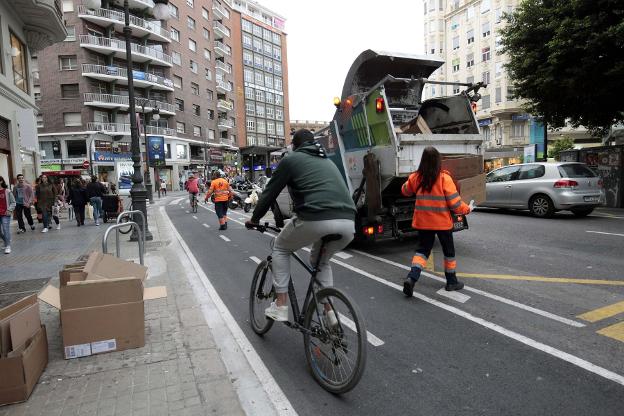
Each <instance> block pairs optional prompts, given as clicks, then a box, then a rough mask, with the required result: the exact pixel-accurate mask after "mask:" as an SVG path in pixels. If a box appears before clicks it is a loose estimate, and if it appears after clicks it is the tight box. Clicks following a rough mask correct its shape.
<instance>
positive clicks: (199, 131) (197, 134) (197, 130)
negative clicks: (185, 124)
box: [193, 126, 201, 137]
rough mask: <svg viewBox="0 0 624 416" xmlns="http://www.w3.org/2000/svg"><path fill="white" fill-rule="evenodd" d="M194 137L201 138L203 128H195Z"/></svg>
mask: <svg viewBox="0 0 624 416" xmlns="http://www.w3.org/2000/svg"><path fill="white" fill-rule="evenodd" d="M193 136H195V137H201V127H200V126H193Z"/></svg>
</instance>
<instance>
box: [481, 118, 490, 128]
mask: <svg viewBox="0 0 624 416" xmlns="http://www.w3.org/2000/svg"><path fill="white" fill-rule="evenodd" d="M490 124H492V119H491V118H484V119H483V120H479V127H483V126H489V125H490Z"/></svg>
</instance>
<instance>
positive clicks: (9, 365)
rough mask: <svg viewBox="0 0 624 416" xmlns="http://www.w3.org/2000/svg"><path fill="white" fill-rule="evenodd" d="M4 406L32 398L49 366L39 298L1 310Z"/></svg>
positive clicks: (1, 394) (1, 392)
mask: <svg viewBox="0 0 624 416" xmlns="http://www.w3.org/2000/svg"><path fill="white" fill-rule="evenodd" d="M0 332H1V334H2V337H1V341H2V354H1V356H0V405H3V404H9V403H17V402H22V401H24V400H26V399H28V397H29V396H30V393H31V392H32V391H33V389H34V388H35V385H36V384H37V381H38V380H39V377H41V373H43V370H44V369H45V367H46V365H47V364H48V339H47V335H46V331H45V327H44V326H42V325H41V321H40V318H39V304H38V302H37V296H36V295H32V296H28V297H25V298H23V299H20V300H18V301H17V302H15V303H13V304H11V305H9V306H6V307H4V308H2V309H0Z"/></svg>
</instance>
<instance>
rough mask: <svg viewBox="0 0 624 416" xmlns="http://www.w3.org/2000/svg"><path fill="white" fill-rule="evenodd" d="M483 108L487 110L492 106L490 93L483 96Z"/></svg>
mask: <svg viewBox="0 0 624 416" xmlns="http://www.w3.org/2000/svg"><path fill="white" fill-rule="evenodd" d="M481 108H482V109H483V110H487V109H488V108H490V96H489V95H484V96H483V97H482V98H481Z"/></svg>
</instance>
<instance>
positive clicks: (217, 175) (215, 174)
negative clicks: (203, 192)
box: [210, 170, 221, 179]
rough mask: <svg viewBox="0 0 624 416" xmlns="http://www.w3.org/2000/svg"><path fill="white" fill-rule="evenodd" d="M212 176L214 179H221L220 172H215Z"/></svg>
mask: <svg viewBox="0 0 624 416" xmlns="http://www.w3.org/2000/svg"><path fill="white" fill-rule="evenodd" d="M210 176H211V177H212V179H219V178H220V177H221V174H220V173H219V171H218V170H213V171H212V175H210Z"/></svg>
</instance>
